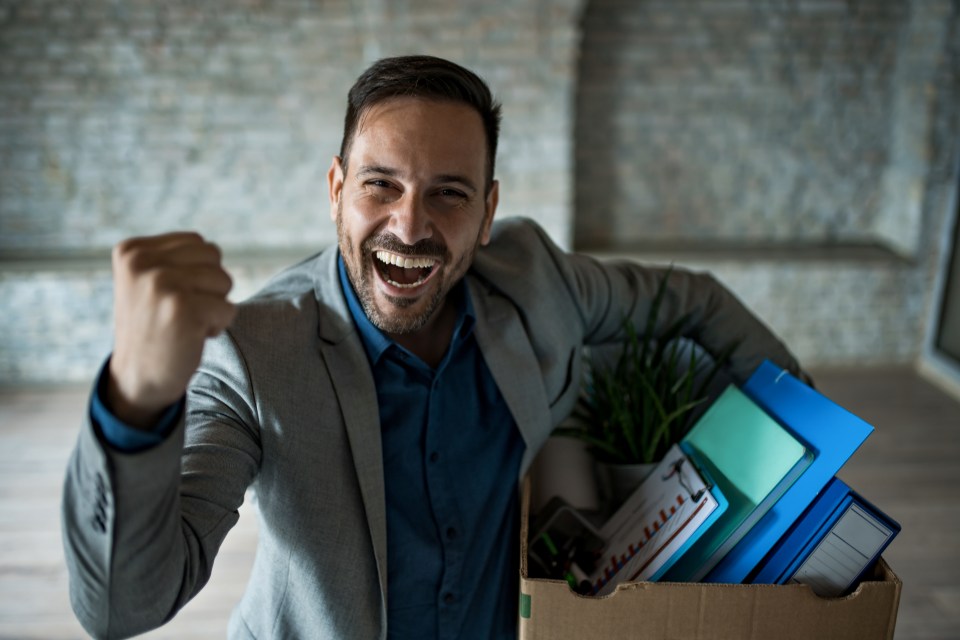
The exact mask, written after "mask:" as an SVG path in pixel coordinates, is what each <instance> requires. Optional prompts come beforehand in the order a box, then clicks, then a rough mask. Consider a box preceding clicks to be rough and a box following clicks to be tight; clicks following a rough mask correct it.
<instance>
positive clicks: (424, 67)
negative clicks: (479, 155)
mask: <svg viewBox="0 0 960 640" xmlns="http://www.w3.org/2000/svg"><path fill="white" fill-rule="evenodd" d="M399 97H414V98H426V99H432V100H449V101H453V102H461V103H463V104H466V105H468V106H470V107H473V108H474V109H475V110H476V111H477V113H478V114H480V119H481V120H482V121H483V129H484V133H485V134H486V138H487V176H486V179H487V190H489V189H490V186H491V185H492V184H493V171H494V166H495V163H496V157H497V138H498V137H499V135H500V104H499V103H498V102H496V101H495V100H494V99H493V96H492V95H491V94H490V88H489V87H488V86H487V84H486V83H485V82H484V81H483V80H482V79H480V77H479V76H478V75H477V74H475V73H473V72H472V71H470V70H469V69H465V68H463V67H461V66H460V65H458V64H454V63H453V62H450V61H449V60H444V59H443V58H435V57H433V56H401V57H397V58H383V59H382V60H378V61H377V62H375V63H373V64H372V65H371V66H370V68H368V69H367V70H366V71H364V72H363V73H362V74H361V75H360V77H359V78H357V81H356V82H355V83H354V84H353V87H351V88H350V93H349V94H347V115H346V117H345V118H344V121H343V140H342V141H341V142H340V158H341V159H342V161H343V165H344V170H346V163H347V154H348V153H350V145H351V144H353V138H354V136H355V135H356V133H357V126H358V124H359V122H360V118H361V117H362V116H363V113H364V111H366V110H367V109H369V108H370V107H372V106H374V105H376V104H379V103H381V102H385V101H387V100H390V99H391V98H399Z"/></svg>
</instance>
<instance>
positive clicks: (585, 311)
mask: <svg viewBox="0 0 960 640" xmlns="http://www.w3.org/2000/svg"><path fill="white" fill-rule="evenodd" d="M504 231H505V232H506V233H507V234H508V235H514V234H515V235H516V236H517V237H518V238H519V239H521V240H520V242H521V246H525V247H526V250H520V251H515V252H514V253H513V255H514V256H519V255H529V256H531V257H530V258H529V259H530V264H526V265H524V266H523V267H522V268H523V269H524V270H525V271H528V272H531V273H534V272H539V273H541V274H542V275H541V276H540V277H541V278H542V279H543V280H544V281H550V280H552V281H553V285H552V286H551V287H550V288H549V290H550V291H552V294H551V295H559V296H562V297H564V298H566V302H559V301H557V300H552V301H544V303H543V304H542V306H544V307H547V308H550V309H551V314H557V313H558V312H559V313H560V314H561V315H562V317H566V318H568V322H569V321H575V322H578V323H579V330H580V331H582V340H583V344H585V345H587V346H599V345H605V344H614V343H618V342H622V341H623V340H624V339H625V338H626V335H625V332H624V322H625V320H627V319H629V320H631V321H632V322H633V324H634V326H635V327H637V329H638V330H642V328H643V327H644V325H645V323H646V319H647V315H648V312H649V310H650V307H651V304H652V302H653V299H654V296H655V294H656V291H657V287H658V285H659V283H660V281H661V279H662V278H664V277H665V276H666V273H667V268H665V267H658V266H650V265H645V264H640V263H637V262H633V261H629V260H611V261H600V260H597V259H595V258H593V257H590V256H587V255H582V254H576V253H567V252H565V251H563V250H561V249H560V248H559V247H557V246H556V245H555V244H554V243H553V241H552V240H550V238H549V237H548V236H547V234H546V232H545V231H543V229H541V228H540V227H539V226H538V225H536V224H535V223H533V222H531V221H528V220H522V219H517V220H511V221H510V223H509V224H508V225H505V229H504ZM531 247H536V248H535V249H534V250H530V249H531ZM544 253H545V254H546V255H545V256H544ZM544 257H546V258H547V259H546V260H544ZM513 262H516V258H513ZM542 265H546V266H542ZM546 272H552V273H555V274H557V275H556V276H551V275H550V273H546ZM558 280H559V281H558ZM527 295H532V296H536V295H537V293H536V292H530V293H529V294H527ZM521 299H522V298H521ZM686 314H689V315H690V320H689V322H688V324H687V330H686V334H685V336H684V337H686V338H688V339H690V340H692V341H693V342H695V343H697V344H698V345H699V346H701V347H702V348H703V349H704V350H705V351H707V352H708V353H709V354H710V355H711V356H714V357H716V356H717V355H719V354H720V353H722V352H723V351H724V350H725V349H726V347H727V346H728V345H730V344H731V343H736V344H737V345H738V346H737V348H736V349H735V350H734V352H733V353H732V355H731V357H730V360H729V364H728V366H727V370H728V373H729V374H730V375H731V376H732V377H733V378H734V380H736V381H737V382H743V381H745V380H746V379H747V378H749V377H750V375H751V374H752V373H753V371H754V370H755V369H756V368H757V366H759V365H760V364H761V363H762V362H763V360H765V359H769V360H771V361H772V362H774V363H775V364H777V365H778V366H780V367H781V368H784V369H787V370H788V371H790V372H791V373H793V374H795V375H799V376H800V377H802V378H804V379H805V380H807V381H809V377H808V376H807V375H806V374H805V373H804V372H803V371H802V370H801V368H800V364H799V363H798V361H797V359H796V358H795V357H794V355H793V354H792V353H791V352H790V350H789V349H788V348H787V347H786V345H785V344H784V343H783V342H782V341H781V340H780V339H779V338H778V337H777V336H776V335H775V334H774V332H773V331H772V330H771V329H770V328H769V327H768V326H767V325H766V324H764V322H763V321H762V320H760V318H758V317H757V316H756V315H755V314H754V313H752V312H751V311H750V310H749V309H748V308H747V307H746V306H745V305H744V304H743V303H742V302H741V301H740V300H739V299H738V298H737V297H736V295H734V294H733V293H732V292H731V291H730V290H729V289H727V288H726V287H725V286H723V285H722V284H721V283H720V282H719V281H718V280H717V279H716V278H714V277H713V276H712V275H710V274H709V273H700V272H694V271H689V270H686V269H682V268H679V267H675V268H673V270H672V272H671V273H670V277H669V280H668V286H667V291H666V295H665V297H664V300H663V304H662V306H661V308H660V312H659V315H658V322H657V324H656V327H655V328H654V336H655V337H656V336H659V335H662V334H663V332H664V330H665V329H666V328H667V327H669V326H670V325H671V324H673V323H674V322H675V321H676V320H678V319H679V318H682V317H683V316H684V315H686Z"/></svg>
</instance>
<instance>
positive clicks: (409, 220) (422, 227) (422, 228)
mask: <svg viewBox="0 0 960 640" xmlns="http://www.w3.org/2000/svg"><path fill="white" fill-rule="evenodd" d="M390 231H391V232H392V233H393V234H394V235H395V236H397V238H399V239H400V241H401V242H403V243H404V244H416V243H417V242H419V241H420V240H425V239H427V238H429V237H430V236H432V235H433V229H432V224H431V221H430V215H429V213H428V212H427V207H426V206H425V204H424V203H423V202H422V201H421V199H420V197H419V196H418V195H417V193H416V192H415V191H408V192H407V193H404V194H403V196H402V197H401V198H399V199H398V200H397V201H396V202H394V206H393V210H392V211H391V214H390Z"/></svg>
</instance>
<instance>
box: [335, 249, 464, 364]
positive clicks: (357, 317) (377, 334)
mask: <svg viewBox="0 0 960 640" xmlns="http://www.w3.org/2000/svg"><path fill="white" fill-rule="evenodd" d="M337 270H338V271H339V273H340V288H341V289H342V290H343V297H344V298H346V300H347V308H349V309H350V316H351V317H352V318H353V323H354V324H355V325H356V327H357V331H358V332H359V333H360V340H361V342H363V348H364V349H365V350H366V352H367V357H368V358H369V359H370V363H371V364H374V365H375V364H377V362H379V361H380V358H381V357H382V356H383V354H384V353H385V352H386V351H387V349H389V348H390V347H391V346H392V347H396V348H397V349H401V350H403V351H406V349H404V348H403V347H401V346H400V345H398V344H397V343H396V342H394V341H393V340H392V339H390V337H389V336H388V335H387V334H385V333H384V332H383V331H381V330H380V329H378V328H377V327H376V326H374V324H373V323H372V322H370V318H368V317H367V314H366V312H365V311H364V310H363V306H362V305H361V304H360V300H359V298H357V294H356V292H355V291H354V290H353V285H352V284H351V283H350V278H348V277H347V268H346V265H344V263H343V256H342V255H340V253H339V251H338V252H337ZM447 296H448V297H449V299H450V300H452V301H453V303H454V304H455V305H456V307H457V323H456V325H455V326H454V330H453V338H452V339H451V341H450V342H451V346H452V345H455V344H458V343H459V342H461V341H463V340H465V339H466V338H467V337H468V336H469V335H470V334H471V333H472V332H473V327H474V325H475V324H476V313H475V312H474V309H473V301H472V300H471V299H470V290H469V289H468V288H467V285H466V283H465V282H464V281H463V279H461V280H460V281H459V282H458V283H457V284H455V285H454V286H453V288H452V289H451V290H450V292H449V293H448V294H447ZM449 351H452V349H450V350H449ZM411 355H413V354H411ZM414 357H416V356H414Z"/></svg>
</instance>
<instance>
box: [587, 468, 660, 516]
mask: <svg viewBox="0 0 960 640" xmlns="http://www.w3.org/2000/svg"><path fill="white" fill-rule="evenodd" d="M656 466H657V463H656V462H645V463H638V464H610V463H605V462H598V463H597V483H598V484H599V485H600V497H601V500H602V501H603V503H604V509H605V510H606V511H607V512H608V513H612V512H614V511H616V510H617V509H618V508H619V507H620V505H622V504H623V503H624V501H625V500H626V499H627V498H629V497H630V494H632V493H633V492H634V491H636V489H637V487H639V486H640V483H641V482H643V481H644V480H646V478H647V476H649V475H650V472H651V471H653V470H654V468H656Z"/></svg>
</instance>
